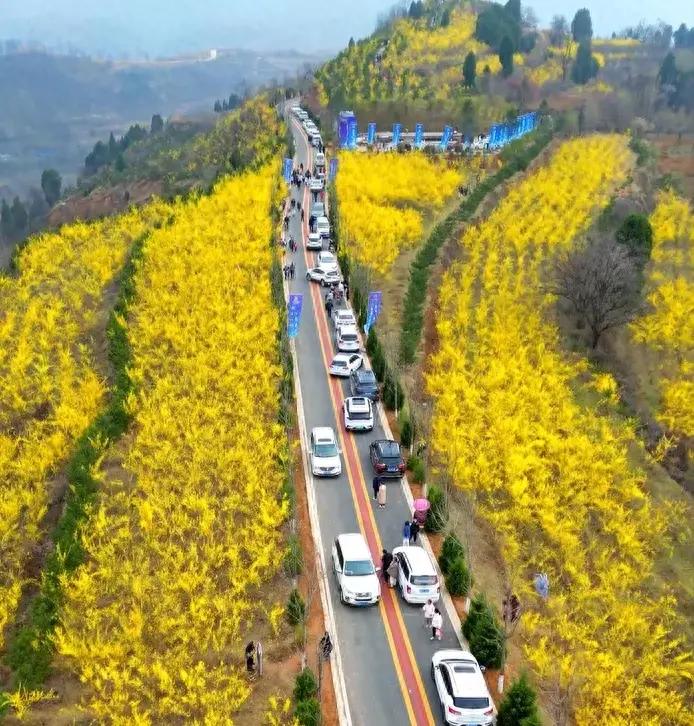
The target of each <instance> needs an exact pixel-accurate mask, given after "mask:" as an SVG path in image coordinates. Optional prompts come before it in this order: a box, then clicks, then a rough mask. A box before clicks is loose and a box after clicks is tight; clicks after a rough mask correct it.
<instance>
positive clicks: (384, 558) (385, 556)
mask: <svg viewBox="0 0 694 726" xmlns="http://www.w3.org/2000/svg"><path fill="white" fill-rule="evenodd" d="M392 561H393V555H392V554H391V553H390V552H388V550H387V549H385V548H384V550H383V553H382V554H381V576H382V577H383V579H384V580H385V582H388V568H389V567H390V563H391V562H392Z"/></svg>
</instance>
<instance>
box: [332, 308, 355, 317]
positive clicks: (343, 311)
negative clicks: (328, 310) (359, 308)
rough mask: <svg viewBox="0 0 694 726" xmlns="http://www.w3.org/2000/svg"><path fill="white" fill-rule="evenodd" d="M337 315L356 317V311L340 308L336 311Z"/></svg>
mask: <svg viewBox="0 0 694 726" xmlns="http://www.w3.org/2000/svg"><path fill="white" fill-rule="evenodd" d="M335 315H336V316H337V317H338V318H346V317H348V316H349V317H350V318H352V319H353V318H354V313H353V312H352V311H351V310H350V309H349V308H338V309H337V310H336V311H335Z"/></svg>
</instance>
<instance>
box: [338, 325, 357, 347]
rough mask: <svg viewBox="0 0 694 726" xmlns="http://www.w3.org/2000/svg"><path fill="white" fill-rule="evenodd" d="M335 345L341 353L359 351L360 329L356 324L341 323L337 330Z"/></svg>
mask: <svg viewBox="0 0 694 726" xmlns="http://www.w3.org/2000/svg"><path fill="white" fill-rule="evenodd" d="M335 345H336V346H337V349H338V350H339V351H340V353H358V352H359V331H358V330H357V328H356V326H354V325H340V326H338V327H337V329H336V331H335Z"/></svg>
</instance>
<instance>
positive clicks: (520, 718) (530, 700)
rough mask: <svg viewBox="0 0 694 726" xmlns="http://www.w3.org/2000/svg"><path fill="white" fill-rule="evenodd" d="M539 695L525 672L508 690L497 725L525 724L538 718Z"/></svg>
mask: <svg viewBox="0 0 694 726" xmlns="http://www.w3.org/2000/svg"><path fill="white" fill-rule="evenodd" d="M537 716H538V713H537V696H536V695H535V691H534V690H533V687H532V686H531V685H530V683H529V681H528V677H527V675H526V674H525V673H522V674H521V675H520V677H519V678H518V679H517V680H515V681H514V682H513V683H512V684H511V687H510V688H509V689H508V691H506V694H505V695H504V698H503V700H502V701H501V704H500V706H499V715H498V716H497V720H496V724H497V726H525V724H528V723H529V722H530V719H532V718H537Z"/></svg>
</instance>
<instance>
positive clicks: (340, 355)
mask: <svg viewBox="0 0 694 726" xmlns="http://www.w3.org/2000/svg"><path fill="white" fill-rule="evenodd" d="M353 355H354V353H335V355H334V356H333V361H336V360H349V359H350V358H351V357H352V356H353Z"/></svg>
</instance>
